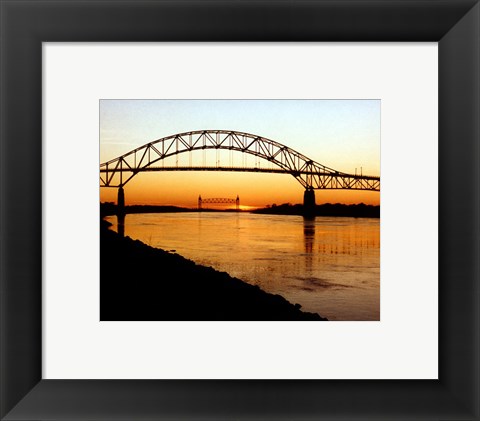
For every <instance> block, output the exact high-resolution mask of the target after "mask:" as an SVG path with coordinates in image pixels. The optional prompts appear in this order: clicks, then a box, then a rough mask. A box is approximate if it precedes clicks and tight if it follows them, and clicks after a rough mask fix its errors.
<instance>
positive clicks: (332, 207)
mask: <svg viewBox="0 0 480 421" xmlns="http://www.w3.org/2000/svg"><path fill="white" fill-rule="evenodd" d="M196 210H197V209H189V208H181V207H178V206H156V205H130V206H125V208H124V212H125V213H162V212H192V211H196ZM204 211H208V212H236V210H232V209H227V210H216V209H215V210H214V209H208V210H207V209H204ZM250 212H252V213H262V214H273V215H304V214H305V209H304V207H303V205H300V204H297V205H292V204H291V203H283V204H282V205H275V204H273V205H270V206H267V207H265V208H262V209H256V210H252V211H250ZM116 213H117V205H115V204H114V203H112V202H106V203H100V215H101V216H102V217H103V216H108V215H115V214H116ZM314 215H316V216H351V217H357V218H380V206H373V205H366V204H364V203H359V204H358V205H343V204H341V203H335V204H332V203H325V204H323V205H316V206H315V212H314Z"/></svg>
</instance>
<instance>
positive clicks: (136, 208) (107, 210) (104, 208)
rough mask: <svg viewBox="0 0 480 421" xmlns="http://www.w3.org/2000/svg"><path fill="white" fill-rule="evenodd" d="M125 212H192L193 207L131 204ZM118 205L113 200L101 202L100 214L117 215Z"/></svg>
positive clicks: (126, 207)
mask: <svg viewBox="0 0 480 421" xmlns="http://www.w3.org/2000/svg"><path fill="white" fill-rule="evenodd" d="M124 211H125V213H161V212H191V211H192V209H187V208H181V207H178V206H156V205H130V206H125V208H124ZM116 213H117V205H115V203H112V202H106V203H100V216H102V217H103V216H108V215H115V214H116Z"/></svg>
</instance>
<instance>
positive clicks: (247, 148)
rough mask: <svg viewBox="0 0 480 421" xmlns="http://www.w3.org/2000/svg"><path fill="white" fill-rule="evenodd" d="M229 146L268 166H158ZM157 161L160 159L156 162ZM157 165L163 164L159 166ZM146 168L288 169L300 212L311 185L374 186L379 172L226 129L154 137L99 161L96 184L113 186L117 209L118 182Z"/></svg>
mask: <svg viewBox="0 0 480 421" xmlns="http://www.w3.org/2000/svg"><path fill="white" fill-rule="evenodd" d="M209 149H213V150H229V151H236V152H240V153H243V154H249V155H253V156H255V157H257V158H258V159H259V160H265V161H268V162H270V163H272V164H273V165H271V166H270V167H269V168H261V167H260V166H255V167H244V166H221V165H220V164H219V163H218V162H217V165H214V166H211V165H210V166H208V165H205V164H204V165H196V166H192V165H181V166H178V165H173V166H172V165H170V166H166V165H164V161H163V160H165V159H166V158H168V157H172V156H175V155H179V154H182V153H187V152H193V151H199V150H200V151H201V150H209ZM162 161H163V162H162ZM161 164H163V165H161ZM150 171H238V172H265V173H278V174H290V175H291V176H293V177H294V178H295V179H296V180H297V181H298V182H299V183H300V185H301V186H302V187H303V189H304V195H303V205H304V209H305V213H306V214H309V213H313V212H314V209H315V190H322V189H343V190H370V191H378V192H379V191H380V177H378V176H370V175H363V174H348V173H344V172H340V171H337V170H334V169H333V168H329V167H326V166H325V165H322V164H320V163H318V162H315V161H313V160H312V159H310V158H308V157H307V156H305V155H303V154H301V153H300V152H297V151H295V150H293V149H292V148H290V147H288V146H286V145H283V144H281V143H279V142H276V141H274V140H270V139H266V138H264V137H261V136H257V135H254V134H250V133H243V132H238V131H231V130H197V131H191V132H185V133H178V134H174V135H171V136H167V137H163V138H161V139H157V140H154V141H152V142H149V143H147V144H145V145H143V146H140V147H138V148H136V149H134V150H132V151H130V152H128V153H126V154H124V155H122V156H119V157H117V158H114V159H111V160H110V161H108V162H105V163H103V164H100V187H111V188H117V189H118V196H117V209H118V212H119V213H122V212H124V206H125V192H124V186H125V185H126V184H127V183H128V182H129V181H130V180H131V179H132V178H133V177H135V176H136V175H137V174H138V173H141V172H150Z"/></svg>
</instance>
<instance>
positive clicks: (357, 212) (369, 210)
mask: <svg viewBox="0 0 480 421" xmlns="http://www.w3.org/2000/svg"><path fill="white" fill-rule="evenodd" d="M252 212H253V213H263V214H274V215H303V213H304V207H303V205H299V204H297V205H292V204H291V203H283V204H281V205H275V204H273V205H271V206H267V207H266V208H262V209H257V210H254V211H252ZM314 214H315V215H316V216H349V217H356V218H380V206H373V205H366V204H365V203H359V204H357V205H343V204H341V203H335V204H332V203H325V204H323V205H316V206H315V213H314Z"/></svg>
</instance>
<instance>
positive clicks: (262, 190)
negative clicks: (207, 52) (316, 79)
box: [100, 100, 381, 208]
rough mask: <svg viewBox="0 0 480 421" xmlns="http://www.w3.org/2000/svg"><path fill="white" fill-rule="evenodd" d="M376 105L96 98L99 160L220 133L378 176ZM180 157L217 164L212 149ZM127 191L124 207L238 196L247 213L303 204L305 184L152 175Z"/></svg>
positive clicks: (339, 198)
mask: <svg viewBox="0 0 480 421" xmlns="http://www.w3.org/2000/svg"><path fill="white" fill-rule="evenodd" d="M380 106H381V103H380V100H101V101H100V163H103V162H106V161H108V160H111V159H113V158H116V157H118V156H120V155H123V154H125V153H127V152H129V151H131V150H132V149H135V148H137V147H139V146H142V145H144V144H146V143H148V142H151V141H153V140H156V139H160V138H163V137H166V136H169V135H173V134H176V133H181V132H188V131H193V130H206V129H208V130H214V129H220V130H235V131H241V132H247V133H251V134H255V135H259V136H262V137H265V138H268V139H271V140H275V141H277V142H279V143H282V144H284V145H286V146H289V147H290V148H292V149H294V150H296V151H298V152H300V153H302V154H304V155H306V156H307V157H309V158H311V159H312V160H314V161H316V162H318V163H320V164H323V165H326V166H328V167H330V168H333V169H335V170H338V171H341V172H347V173H352V174H354V173H355V169H357V172H358V173H359V172H360V169H361V171H362V172H363V174H367V175H375V176H380ZM189 155H190V156H189ZM177 157H178V158H179V159H180V161H181V162H180V163H186V162H191V163H192V165H202V163H203V162H206V163H207V164H212V165H214V163H215V160H216V159H218V155H216V152H215V151H208V152H207V156H206V158H205V155H204V153H203V152H202V151H194V152H191V153H189V154H187V153H185V154H183V156H180V155H178V156H177ZM177 157H174V158H169V163H170V164H171V165H174V164H175V163H176V159H177ZM205 159H206V161H205ZM221 159H222V164H223V165H225V166H226V165H234V166H241V165H244V164H247V165H249V166H252V167H253V166H254V165H255V158H254V157H253V156H251V155H249V156H247V155H246V154H242V153H241V152H229V151H224V152H222V155H221ZM264 162H265V161H264ZM165 165H167V163H166V164H165ZM262 165H263V164H262ZM265 166H267V164H265ZM124 189H125V203H126V204H127V205H132V204H157V205H177V206H186V207H196V206H197V199H198V195H202V198H211V197H224V198H235V197H236V196H237V194H238V195H239V196H240V203H241V205H243V206H246V207H247V208H248V207H249V206H253V207H263V206H265V205H267V204H273V203H276V204H281V203H287V202H290V203H302V201H303V187H302V186H301V185H300V184H299V183H298V181H296V180H295V178H293V177H292V176H291V175H288V174H285V175H284V174H265V173H239V172H235V173H233V172H203V171H202V172H191V171H188V172H181V171H175V172H149V173H139V174H137V175H136V176H135V177H134V178H133V179H132V180H131V181H129V182H128V183H127V184H126V185H125V187H124ZM315 195H316V203H317V204H321V203H328V202H330V203H346V204H352V203H360V202H363V203H367V204H375V205H378V204H380V193H378V192H363V191H346V190H316V191H315ZM116 198H117V189H116V188H103V187H102V188H100V200H101V201H102V202H116Z"/></svg>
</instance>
